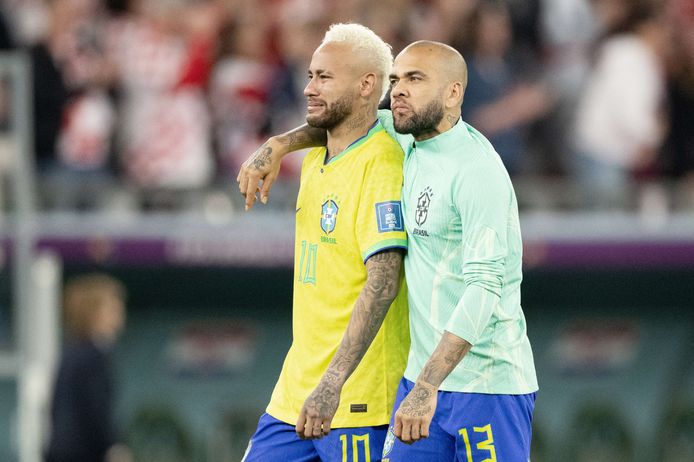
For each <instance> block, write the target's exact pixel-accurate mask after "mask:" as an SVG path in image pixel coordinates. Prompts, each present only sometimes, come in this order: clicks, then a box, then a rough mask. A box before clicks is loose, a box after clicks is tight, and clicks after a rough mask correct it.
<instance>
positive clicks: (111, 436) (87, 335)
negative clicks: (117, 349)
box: [46, 274, 131, 462]
mask: <svg viewBox="0 0 694 462" xmlns="http://www.w3.org/2000/svg"><path fill="white" fill-rule="evenodd" d="M63 310H64V313H63V314H64V322H65V330H66V335H67V341H66V343H65V347H64V349H63V353H62V358H61V360H60V368H59V370H58V376H57V379H56V383H55V389H54V392H53V400H52V405H51V418H52V426H51V439H50V443H49V446H48V451H47V455H46V460H47V462H78V461H79V462H105V461H106V462H127V461H129V460H131V459H130V456H129V451H128V450H127V448H125V447H123V446H122V445H119V444H117V441H118V440H117V437H116V431H115V428H114V424H113V415H112V414H113V412H112V406H113V397H114V393H113V391H114V390H113V385H114V380H113V371H112V365H111V350H112V348H113V345H114V343H115V342H116V339H117V338H118V336H119V335H120V332H121V330H122V329H123V326H124V323H125V289H124V287H123V286H122V285H121V283H120V282H118V281H116V280H115V279H113V278H111V277H109V276H106V275H103V274H89V275H84V276H80V277H77V278H75V279H73V280H71V281H69V282H68V283H67V285H66V286H65V291H64V299H63Z"/></svg>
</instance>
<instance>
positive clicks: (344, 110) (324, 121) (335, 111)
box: [306, 94, 355, 130]
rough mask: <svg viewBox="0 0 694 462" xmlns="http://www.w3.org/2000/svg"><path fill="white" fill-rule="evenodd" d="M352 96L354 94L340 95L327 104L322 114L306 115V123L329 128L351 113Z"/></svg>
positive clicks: (315, 126)
mask: <svg viewBox="0 0 694 462" xmlns="http://www.w3.org/2000/svg"><path fill="white" fill-rule="evenodd" d="M354 98H355V96H354V95H349V94H345V95H342V96H340V97H339V98H338V99H337V100H335V101H334V102H332V103H330V104H327V105H326V108H325V111H324V112H323V113H322V114H318V115H307V116H306V123H307V124H309V125H310V126H311V127H314V128H322V129H325V130H330V129H331V128H333V127H335V126H337V125H339V124H340V123H341V122H342V121H343V120H345V118H347V116H349V115H350V114H352V103H353V101H354Z"/></svg>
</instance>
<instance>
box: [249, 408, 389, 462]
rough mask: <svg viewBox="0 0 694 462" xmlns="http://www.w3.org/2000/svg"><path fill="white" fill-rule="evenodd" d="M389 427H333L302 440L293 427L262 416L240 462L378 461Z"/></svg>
mask: <svg viewBox="0 0 694 462" xmlns="http://www.w3.org/2000/svg"><path fill="white" fill-rule="evenodd" d="M387 433H388V425H380V426H377V427H358V428H333V429H332V430H330V433H329V434H328V435H327V436H324V437H323V438H321V439H317V440H302V439H301V438H299V437H298V436H297V434H296V430H295V427H294V425H289V424H288V423H285V422H282V421H280V420H277V419H275V418H274V417H272V416H271V415H269V414H263V415H262V416H261V417H260V420H259V421H258V428H257V429H256V431H255V434H254V435H253V436H252V437H251V441H250V442H249V443H248V449H247V450H246V455H245V456H244V458H243V459H242V461H241V462H268V461H273V462H345V461H348V462H379V461H380V460H381V454H382V453H383V442H384V441H385V439H386V434H387Z"/></svg>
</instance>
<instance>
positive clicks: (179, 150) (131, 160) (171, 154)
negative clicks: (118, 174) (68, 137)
mask: <svg viewBox="0 0 694 462" xmlns="http://www.w3.org/2000/svg"><path fill="white" fill-rule="evenodd" d="M129 7H130V8H129V13H128V14H127V15H125V16H124V17H123V18H122V19H121V20H120V21H118V23H117V26H116V27H115V28H114V29H113V30H112V31H111V34H110V38H111V48H110V51H111V53H112V54H111V56H112V58H113V62H114V64H115V66H116V69H117V74H118V85H119V89H120V91H121V98H122V100H121V107H120V113H119V114H120V123H121V125H120V127H119V129H120V133H119V146H118V147H119V149H120V155H121V161H122V165H123V168H124V171H125V174H126V177H127V180H128V181H129V182H130V183H131V184H133V185H135V186H136V187H139V188H141V189H144V190H155V189H164V190H174V191H180V190H191V189H195V188H200V187H204V186H206V185H207V184H208V183H209V181H210V179H211V177H212V174H213V156H212V151H211V121H210V116H209V111H208V107H207V101H206V96H205V89H206V85H207V83H208V79H209V75H210V71H211V66H212V59H213V56H214V47H215V45H216V41H217V38H218V33H219V29H220V27H221V24H222V23H223V21H224V19H225V9H224V8H223V6H222V5H221V4H219V3H215V2H213V1H211V0H210V1H204V2H203V3H195V4H191V3H189V2H183V4H182V5H181V4H179V3H176V2H167V1H164V0H132V1H131V3H130V5H129Z"/></svg>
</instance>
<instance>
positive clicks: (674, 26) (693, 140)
mask: <svg viewBox="0 0 694 462" xmlns="http://www.w3.org/2000/svg"><path fill="white" fill-rule="evenodd" d="M668 22H669V24H670V31H671V34H672V36H673V44H674V49H673V56H672V59H671V62H672V65H671V76H670V79H669V82H668V98H669V103H670V104H669V118H670V121H671V124H670V132H669V136H668V139H667V143H666V146H667V148H666V150H665V153H666V155H665V159H664V162H665V171H666V173H667V174H668V175H670V176H671V177H673V178H676V179H681V180H682V182H683V186H684V191H682V192H683V197H682V200H683V202H685V205H686V204H687V203H688V204H689V206H692V205H694V130H692V127H694V1H692V0H671V1H670V2H669V8H668Z"/></svg>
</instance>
